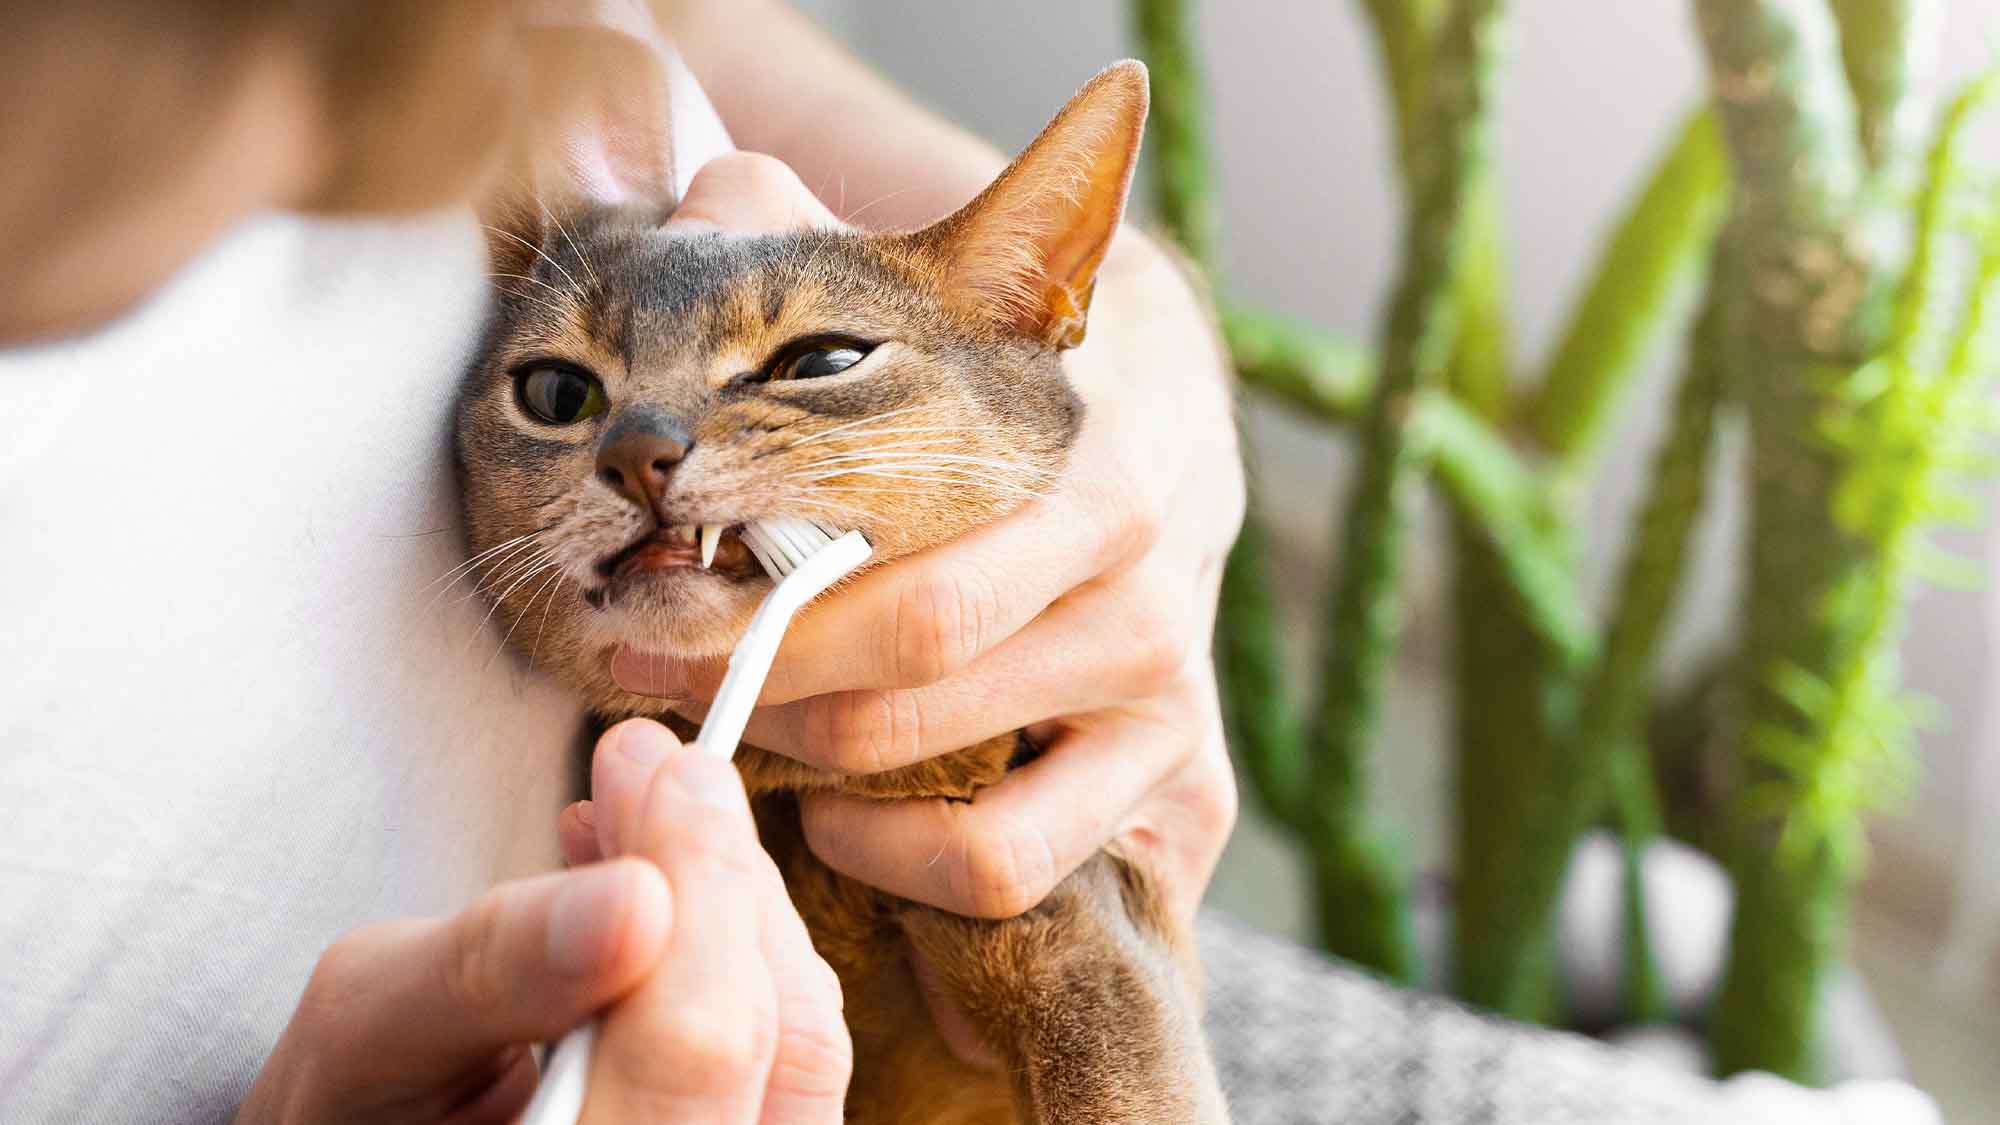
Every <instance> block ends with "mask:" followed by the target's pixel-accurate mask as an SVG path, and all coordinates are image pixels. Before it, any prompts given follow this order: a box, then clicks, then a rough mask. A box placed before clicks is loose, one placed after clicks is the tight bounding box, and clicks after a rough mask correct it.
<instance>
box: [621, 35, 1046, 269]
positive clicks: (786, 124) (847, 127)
mask: <svg viewBox="0 0 2000 1125" xmlns="http://www.w3.org/2000/svg"><path fill="white" fill-rule="evenodd" d="M653 5H654V8H655V10H656V11H657V12H658V13H659V17H660V21H661V23H662V25H663V26H665V28H666V30H667V34H668V36H669V37H670V38H672V39H673V41H674V45H675V46H676V47H677V48H678V49H679V50H680V52H681V54H682V56H683V57H684V58H686V60H687V64H688V68H689V69H690V70H692V71H693V72H694V75H695V77H696V78H697V79H699V80H700V82H701V84H702V88H703V89H704V90H706V91H707V92H708V96H709V98H710V99H711V100H712V101H713V102H714V103H715V107H716V110H717V112H719V113H720V114H721V115H722V120H723V123H724V124H726V125H727V126H728V127H729V131H730V133H731V134H732V135H733V136H734V137H735V139H736V143H737V144H738V145H739V146H741V147H743V148H746V149H750V150H753V151H756V152H763V153H769V154H770V155H772V156H775V157H777V158H779V159H780V160H783V161H784V162H785V163H787V164H789V165H791V166H792V169H793V170H794V171H796V172H797V173H798V174H799V178H800V179H801V180H803V181H805V183H806V184H807V185H808V186H810V187H811V188H812V189H813V192H814V194H816V195H818V196H819V197H820V199H821V200H822V201H823V202H824V203H825V204H826V205H827V207H828V208H829V209H831V210H832V211H833V212H834V214H836V215H838V216H839V217H841V218H842V219H848V218H849V217H850V216H852V217H853V221H855V222H856V223H858V224H860V225H863V226H868V227H876V228H892V229H893V228H898V227H915V226H921V225H922V224H924V223H927V222H929V221H931V220H933V219H937V218H940V217H942V216H944V215H946V214H948V213H949V212H951V211H953V210H955V209H956V208H957V207H958V206H959V205H961V204H963V203H964V202H965V201H966V200H968V199H971V198H972V197H973V196H974V195H975V194H977V193H978V192H979V190H980V189H981V188H983V187H985V186H986V184H987V183H988V182H990V181H991V180H992V179H993V176H994V174H995V173H997V172H999V170H1000V168H1001V167H1002V166H1003V165H1004V164H1005V163H1006V159H1005V157H1003V156H1002V155H1001V154H1000V153H999V152H998V151H996V150H995V149H994V148H993V146H991V145H989V144H987V143H986V142H984V141H982V140H980V139H978V138H977V137H974V136H973V135H972V134H970V133H968V132H966V131H965V130H963V129H961V128H959V127H958V126H956V125H953V124H951V123H950V122H948V121H946V120H945V119H944V118H942V117H939V116H938V115H937V114H935V113H932V112H931V111H930V110H928V109H925V108H923V107H922V106H919V105H918V104H916V103H915V102H914V101H911V100H910V99H909V98H908V97H906V96H905V95H904V94H903V93H902V92H901V91H899V90H897V89H896V88H895V87H894V86H892V85H890V84H889V83H888V82H887V81H885V80H884V79H883V78H882V77H881V76H880V75H878V74H876V73H875V72H874V71H873V70H871V69H870V68H869V67H868V65H867V64H865V63H863V62H861V61H860V60H859V59H856V58H855V57H854V56H853V55H851V54H849V53H848V52H847V50H846V49H845V48H844V47H842V46H841V45H840V44H838V43H836V42H835V41H834V40H833V39H832V37H830V36H828V35H827V34H826V33H825V32H824V31H821V30H820V29H819V28H818V27H817V26H815V25H814V24H813V22H812V21H811V20H809V19H807V18H806V17H805V16H803V15H801V14H799V13H798V12H796V11H794V10H793V9H792V8H791V6H790V5H788V4H785V3H781V2H779V0H653ZM1050 104H1051V105H1054V104H1055V103H1054V101H1051V103H1050Z"/></svg>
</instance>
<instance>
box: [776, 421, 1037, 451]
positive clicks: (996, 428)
mask: <svg viewBox="0 0 2000 1125" xmlns="http://www.w3.org/2000/svg"><path fill="white" fill-rule="evenodd" d="M1005 431H1006V427H1005V426H1000V425H972V424H959V425H947V426H884V427H883V428H881V429H879V430H858V431H856V432H854V433H850V434H848V435H847V437H848V439H849V440H853V439H855V438H864V437H881V436H882V435H884V434H946V435H958V436H964V435H966V434H977V433H1004V432H1005ZM826 432H830V431H826ZM821 436H822V434H814V435H813V436H811V437H807V438H802V439H800V440H799V441H796V442H794V443H792V444H791V445H788V446H786V447H785V448H787V449H794V448H797V447H798V446H801V445H810V444H811V443H813V442H815V441H818V440H819V438H820V437H821Z"/></svg>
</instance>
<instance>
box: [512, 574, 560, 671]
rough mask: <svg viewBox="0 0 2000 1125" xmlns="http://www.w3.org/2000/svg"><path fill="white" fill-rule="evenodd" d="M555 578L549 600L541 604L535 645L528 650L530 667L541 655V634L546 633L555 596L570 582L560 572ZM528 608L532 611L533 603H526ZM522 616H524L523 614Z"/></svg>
mask: <svg viewBox="0 0 2000 1125" xmlns="http://www.w3.org/2000/svg"><path fill="white" fill-rule="evenodd" d="M556 578H557V579H558V581H557V582H556V584H555V585H554V586H553V587H551V588H550V590H549V600H548V601H546V602H544V603H542V620H541V623H540V624H538V625H536V626H535V644H534V647H533V648H531V649H529V650H528V663H529V664H530V665H533V664H534V663H535V660H536V658H537V657H539V656H541V654H542V634H543V633H544V632H547V631H548V627H549V611H550V610H552V609H554V608H555V607H556V595H557V594H559V593H561V592H562V588H563V583H564V582H567V581H569V580H570V579H569V575H568V573H566V572H564V571H561V570H558V571H556ZM528 608H529V609H530V610H532V609H534V608H535V603H534V602H532V601H530V602H529V603H528ZM523 616H526V615H525V614H523Z"/></svg>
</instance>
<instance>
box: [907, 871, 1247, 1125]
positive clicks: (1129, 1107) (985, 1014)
mask: <svg viewBox="0 0 2000 1125" xmlns="http://www.w3.org/2000/svg"><path fill="white" fill-rule="evenodd" d="M902 922H903V928H904V931H905V932H906V933H907V934H908V936H909V940H910V943H911V945H912V946H913V948H914V949H915V951H916V953H917V955H918V956H919V957H921V958H922V959H923V960H924V961H925V962H926V964H927V965H928V967H929V971H930V975H931V976H932V977H933V979H934V980H935V982H936V984H937V986H938V987H939V988H941V989H942V990H943V991H944V992H945V994H946V995H948V996H949V997H950V998H951V999H952V1000H953V1001H955V1002H956V1003H957V1005H958V1006H959V1008H960V1009H961V1010H962V1012H963V1014H964V1016H965V1017H966V1019H967V1020H968V1021H969V1022H970V1024H971V1025H972V1027H973V1029H974V1030H975V1032H976V1033H978V1034H979V1035H980V1036H981V1037H983V1038H984V1040H985V1046H987V1047H988V1048H990V1049H991V1051H992V1052H993V1053H995V1054H996V1055H998V1056H999V1059H1000V1061H1001V1062H1002V1064H1003V1066H1004V1068H1005V1069H1006V1071H1007V1072H1008V1073H1010V1074H1012V1075H1014V1076H1015V1086H1016V1089H1015V1100H1016V1112H1017V1116H1018V1119H1019V1120H1020V1121H1021V1122H1023V1123H1029V1122H1033V1123H1035V1125H1074V1123H1077V1122H1097V1123H1110V1125H1119V1123H1131V1125H1138V1123H1141V1122H1143V1123H1148V1125H1153V1123H1170V1122H1171V1123H1201V1125H1215V1123H1222V1122H1227V1121H1228V1112H1227V1109H1226V1108H1225V1106H1224V1103H1223V1100H1222V1093H1221V1088H1220V1086H1219V1085H1218V1084H1217V1082H1216V1078H1215V1069H1214V1066H1213V1064H1212V1063H1211V1061H1210V1059H1209V1055H1208V1046H1207V1043H1206V1042H1205V1041H1204V1039H1203V1037H1202V1033H1201V1009H1200V1002H1199V999H1198V998H1199V982H1198V980H1197V979H1196V970H1195V968H1194V963H1193V959H1192V957H1191V956H1188V955H1187V951H1188V949H1189V948H1190V947H1189V945H1188V942H1187V940H1186V935H1184V934H1182V933H1180V932H1179V931H1178V927H1177V926H1176V925H1175V923H1174V922H1173V921H1172V920H1171V919H1170V918H1169V917H1168V916H1167V914H1166V912H1165V911H1164V909H1163V907H1162V902H1161V899H1160V895H1159V892H1158V888H1157V887H1156V886H1154V885H1153V883H1152V882H1151V881H1150V880H1148V879H1147V878H1146V877H1145V876H1144V874H1143V872H1141V871H1140V870H1139V869H1137V868H1135V867H1133V866H1132V865H1130V864H1128V863H1127V862H1126V861H1124V860H1123V859H1120V858H1119V857H1117V856H1115V855H1113V854H1111V853H1109V852H1099V853H1098V854H1097V855H1096V856H1094V857H1092V858H1091V859H1090V860H1089V861H1088V862H1086V863H1085V864H1084V865H1083V866H1082V867H1080V868H1078V869H1077V870H1076V871H1075V872H1074V873H1073V874H1071V875H1070V877H1069V878H1067V879H1065V880H1064V881H1063V882H1062V883H1061V885H1059V886H1058V887H1057V888H1056V889H1055V891H1054V892H1053V893H1051V894H1050V895H1049V896H1048V898H1047V899H1045V900H1043V902H1042V903H1041V904H1040V905H1039V906H1037V907H1035V908H1034V909H1033V910H1030V911H1029V912H1027V913H1026V914H1023V915H1021V916H1019V917H1016V918H1008V919H1004V920H1000V921H986V920H978V919H970V918H963V917H959V916H958V915H954V914H948V913H945V912H944V911H940V910H935V909H931V908H928V907H913V908H911V909H909V910H908V911H907V912H905V913H904V914H903V916H902Z"/></svg>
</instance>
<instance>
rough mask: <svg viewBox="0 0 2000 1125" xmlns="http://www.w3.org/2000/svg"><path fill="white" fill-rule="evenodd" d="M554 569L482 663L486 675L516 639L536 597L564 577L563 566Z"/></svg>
mask: <svg viewBox="0 0 2000 1125" xmlns="http://www.w3.org/2000/svg"><path fill="white" fill-rule="evenodd" d="M553 570H554V573H552V574H550V575H549V576H548V577H547V578H544V579H543V580H542V584H541V585H540V586H537V587H535V592H534V593H533V594H530V595H529V596H528V604H527V605H526V606H525V607H524V608H523V609H522V610H521V615H520V616H519V617H516V618H515V619H514V623H513V624H512V625H509V626H508V627H507V635H506V636H504V637H501V638H500V646H499V647H498V648H495V649H494V650H493V655H492V656H489V657H487V658H486V663H485V664H482V665H480V674H481V675H484V674H485V671H486V669H488V668H491V667H492V666H493V662H494V661H495V660H498V659H500V654H501V653H503V652H506V651H507V642H508V641H511V640H513V639H514V630H516V629H519V628H520V627H521V622H522V621H523V620H524V619H526V618H527V616H528V614H529V613H530V612H532V611H533V610H534V608H535V601H536V599H538V598H540V597H541V596H542V594H543V593H544V592H545V591H547V590H548V589H549V588H550V587H551V586H554V585H555V584H556V582H557V580H559V579H561V578H562V576H563V572H562V568H561V567H559V566H558V567H555V568H553ZM537 641H538V642H539V638H537ZM530 659H532V658H530Z"/></svg>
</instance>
